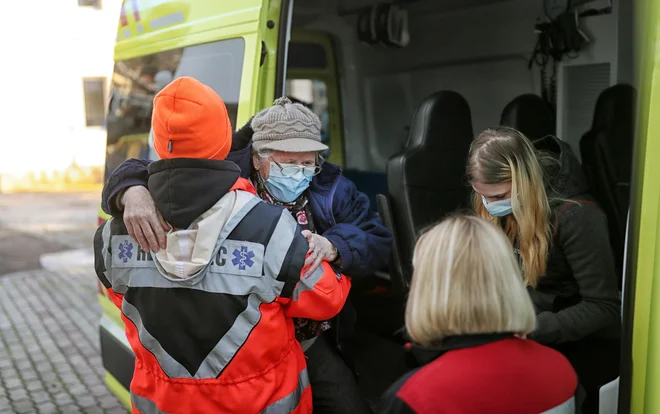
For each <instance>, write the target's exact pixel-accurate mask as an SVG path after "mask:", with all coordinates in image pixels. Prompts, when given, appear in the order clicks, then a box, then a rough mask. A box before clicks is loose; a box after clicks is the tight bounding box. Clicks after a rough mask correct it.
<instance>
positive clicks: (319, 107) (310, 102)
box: [286, 79, 332, 159]
mask: <svg viewBox="0 0 660 414" xmlns="http://www.w3.org/2000/svg"><path fill="white" fill-rule="evenodd" d="M327 93H328V87H327V85H326V84H325V82H323V81H321V80H316V79H288V80H287V81H286V95H287V96H288V97H289V98H291V99H292V100H293V101H294V102H297V103H301V104H303V105H305V106H307V107H308V108H309V109H311V110H312V111H313V112H314V113H315V114H316V115H318V117H319V118H320V119H321V141H322V142H323V143H324V144H326V145H328V146H330V116H329V115H330V114H329V113H328V96H327ZM331 150H332V148H330V150H328V151H326V153H325V154H323V157H324V158H326V159H327V158H328V157H329V156H330V151H331Z"/></svg>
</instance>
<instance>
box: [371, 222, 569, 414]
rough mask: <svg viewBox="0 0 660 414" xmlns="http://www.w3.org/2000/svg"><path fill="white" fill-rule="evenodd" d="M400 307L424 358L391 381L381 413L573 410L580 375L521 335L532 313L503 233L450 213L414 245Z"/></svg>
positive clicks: (531, 320) (531, 413)
mask: <svg viewBox="0 0 660 414" xmlns="http://www.w3.org/2000/svg"><path fill="white" fill-rule="evenodd" d="M413 267H414V274H413V278H412V285H411V289H410V296H409V299H408V304H407V307H406V327H407V329H408V332H409V334H410V336H411V337H412V338H413V340H414V341H415V345H414V346H412V347H411V349H412V352H413V354H414V355H415V356H416V357H417V359H418V360H419V361H420V362H421V363H423V364H424V363H426V365H424V366H423V367H422V368H419V369H417V370H415V371H413V372H411V373H409V374H407V375H406V376H404V377H403V378H401V379H400V380H399V381H397V382H396V383H395V384H394V385H393V386H392V387H391V388H390V390H388V392H387V393H386V395H385V398H384V399H383V401H382V403H381V406H380V407H379V410H378V412H379V413H386V414H390V413H391V414H394V413H420V414H423V413H460V414H477V413H479V414H481V413H485V412H488V413H491V414H500V413H501V414H504V413H506V414H509V413H516V414H538V413H542V412H549V410H552V412H553V413H555V414H564V413H566V414H568V413H575V412H577V411H579V410H578V408H579V402H578V400H579V398H576V395H575V394H576V391H577V388H578V381H577V376H576V374H575V371H574V370H573V368H572V367H571V364H570V363H569V361H568V360H567V359H566V358H565V357H564V356H563V355H561V354H560V353H559V352H557V351H555V350H553V349H551V348H548V347H546V346H543V345H540V344H538V343H536V342H535V341H531V340H527V339H525V335H526V334H528V333H530V332H531V331H533V330H534V326H535V323H536V317H535V314H534V307H533V306H532V303H531V301H530V298H529V295H528V294H527V292H526V291H525V286H524V284H523V281H522V276H521V274H520V269H519V266H518V263H517V261H516V258H515V256H514V254H513V252H512V250H511V248H510V244H509V242H508V240H507V238H506V236H505V235H504V233H503V232H502V231H501V230H500V229H498V228H497V227H496V226H494V225H492V224H490V223H489V222H487V221H486V220H482V219H480V218H477V217H465V216H457V217H450V218H449V219H446V220H445V221H443V222H442V223H440V224H439V225H437V226H436V227H434V228H432V229H431V230H430V231H428V232H427V233H425V234H424V235H423V236H422V237H421V238H420V239H419V241H418V242H417V246H416V248H415V254H414V258H413Z"/></svg>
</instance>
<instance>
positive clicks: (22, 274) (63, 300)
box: [0, 193, 126, 414]
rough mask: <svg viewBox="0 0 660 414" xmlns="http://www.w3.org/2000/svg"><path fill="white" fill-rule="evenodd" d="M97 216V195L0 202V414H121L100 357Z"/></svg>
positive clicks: (15, 198) (0, 198)
mask: <svg viewBox="0 0 660 414" xmlns="http://www.w3.org/2000/svg"><path fill="white" fill-rule="evenodd" d="M97 210H98V194H97V193H79V194H66V193H63V194H37V195H35V194H21V195H0V413H13V412H16V413H63V414H68V413H126V410H125V409H124V408H123V407H122V406H121V404H120V403H119V401H118V400H117V399H116V398H115V397H114V396H112V395H111V394H110V392H109V391H108V390H107V388H106V387H105V385H104V382H103V378H104V371H103V368H102V365H101V359H100V356H99V344H98V339H99V338H98V321H99V319H100V315H101V310H100V308H99V306H98V303H97V301H96V278H95V276H94V274H93V270H92V267H91V266H90V256H89V253H90V252H89V246H90V242H91V237H92V234H93V232H94V229H95V227H96V214H97ZM72 249H76V250H73V251H71V250H72ZM58 251H68V252H66V253H64V254H57V253H55V254H50V255H49V254H47V253H53V252H58ZM40 259H41V260H40ZM7 261H8V262H9V263H8V262H7ZM3 262H4V263H3ZM42 263H43V264H44V265H46V266H48V267H49V269H43V268H41V264H42ZM8 272H12V273H8Z"/></svg>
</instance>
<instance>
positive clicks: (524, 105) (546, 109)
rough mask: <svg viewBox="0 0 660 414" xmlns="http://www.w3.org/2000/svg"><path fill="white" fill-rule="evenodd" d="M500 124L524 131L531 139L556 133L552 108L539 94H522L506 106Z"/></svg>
mask: <svg viewBox="0 0 660 414" xmlns="http://www.w3.org/2000/svg"><path fill="white" fill-rule="evenodd" d="M500 125H502V126H508V127H510V128H514V129H517V130H518V131H520V132H522V133H523V135H525V136H526V137H527V138H529V139H531V140H535V139H539V138H543V137H545V136H546V135H555V117H554V115H553V113H552V108H550V105H548V103H547V102H545V101H544V100H543V98H541V97H540V96H538V95H534V94H531V93H528V94H524V95H520V96H518V97H517V98H515V99H514V100H512V101H511V102H509V103H508V104H507V106H505V107H504V110H503V111H502V116H501V117H500Z"/></svg>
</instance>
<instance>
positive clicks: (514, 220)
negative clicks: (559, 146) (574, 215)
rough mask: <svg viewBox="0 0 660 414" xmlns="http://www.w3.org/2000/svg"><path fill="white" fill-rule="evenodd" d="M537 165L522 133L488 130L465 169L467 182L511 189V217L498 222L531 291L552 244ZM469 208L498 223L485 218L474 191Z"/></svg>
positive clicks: (536, 156) (474, 144)
mask: <svg viewBox="0 0 660 414" xmlns="http://www.w3.org/2000/svg"><path fill="white" fill-rule="evenodd" d="M540 159H541V157H540V154H539V153H538V152H537V151H536V150H535V148H534V146H533V145H532V143H531V142H530V141H529V140H528V139H527V138H526V137H525V136H524V135H523V134H522V133H521V132H519V131H516V130H515V129H513V128H508V127H499V128H495V129H487V130H485V131H483V132H482V133H481V134H479V135H478V136H477V137H476V138H475V139H474V141H473V142H472V145H471V146H470V152H469V155H468V165H467V174H468V178H469V180H470V181H471V182H475V181H477V182H481V183H483V184H502V183H509V182H510V183H511V206H512V208H513V214H510V215H508V216H506V217H505V218H503V220H504V232H505V233H506V234H507V236H508V237H509V241H510V242H511V244H512V245H514V246H516V247H518V249H519V250H520V258H521V260H522V268H523V277H524V280H525V283H526V284H527V285H530V286H533V287H536V284H537V282H538V279H539V278H540V277H541V276H542V275H543V274H545V271H546V267H547V264H548V251H549V249H550V243H551V237H550V236H551V232H550V203H549V201H548V196H547V194H546V191H545V184H544V180H543V169H542V168H541V163H540V162H539V161H540ZM472 205H473V207H474V211H475V212H476V214H477V216H479V217H481V218H483V219H486V220H489V221H491V222H492V223H494V224H499V223H500V218H499V217H493V216H492V215H491V214H490V213H489V212H488V210H487V209H486V207H485V206H484V204H483V202H482V200H481V195H479V194H477V192H476V191H475V192H474V194H473V198H472Z"/></svg>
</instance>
